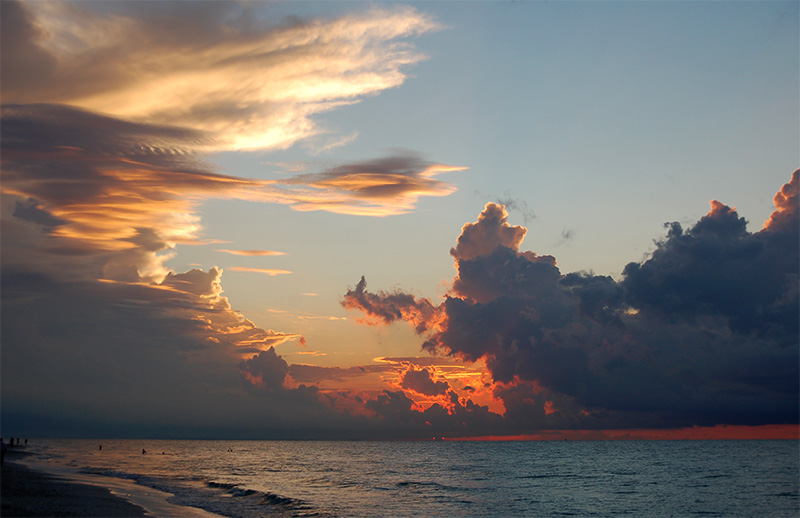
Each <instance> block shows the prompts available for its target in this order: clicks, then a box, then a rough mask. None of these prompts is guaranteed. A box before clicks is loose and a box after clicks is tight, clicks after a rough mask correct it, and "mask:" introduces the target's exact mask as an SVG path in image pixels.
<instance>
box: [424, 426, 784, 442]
mask: <svg viewBox="0 0 800 518" xmlns="http://www.w3.org/2000/svg"><path fill="white" fill-rule="evenodd" d="M433 439H441V440H445V441H706V440H764V439H770V440H773V439H783V440H800V425H796V424H775V425H759V426H744V425H716V426H692V427H688V428H674V429H644V428H638V429H629V430H543V431H541V432H539V433H535V434H520V435H483V436H476V437H434V438H433Z"/></svg>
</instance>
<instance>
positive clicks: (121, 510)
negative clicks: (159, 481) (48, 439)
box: [0, 452, 148, 518]
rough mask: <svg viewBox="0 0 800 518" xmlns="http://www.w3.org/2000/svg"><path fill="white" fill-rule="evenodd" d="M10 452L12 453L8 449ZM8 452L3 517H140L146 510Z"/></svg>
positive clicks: (0, 505)
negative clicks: (41, 469) (39, 468)
mask: <svg viewBox="0 0 800 518" xmlns="http://www.w3.org/2000/svg"><path fill="white" fill-rule="evenodd" d="M9 453H11V452H9ZM12 457H14V455H13V454H11V455H7V456H6V459H5V463H4V464H3V468H2V476H1V477H0V516H2V517H3V518H11V517H16V516H44V517H56V516H83V517H87V518H88V517H102V516H108V517H119V516H127V517H139V516H148V515H147V514H146V513H145V510H144V509H143V508H141V507H139V506H138V505H134V504H132V503H130V502H128V501H127V500H125V499H124V498H120V497H118V496H114V495H113V494H111V491H110V490H109V489H106V488H104V487H99V486H94V485H86V484H78V483H75V482H70V481H66V480H62V479H59V478H56V477H54V476H51V475H48V474H45V473H41V472H38V471H34V470H31V469H28V468H27V467H25V466H22V465H21V464H18V463H15V462H13V460H12Z"/></svg>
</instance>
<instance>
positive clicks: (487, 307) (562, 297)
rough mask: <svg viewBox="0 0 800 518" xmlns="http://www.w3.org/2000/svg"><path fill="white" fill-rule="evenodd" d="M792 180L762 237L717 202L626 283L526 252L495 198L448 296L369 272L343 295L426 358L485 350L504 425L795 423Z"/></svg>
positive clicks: (461, 249) (465, 246)
mask: <svg viewBox="0 0 800 518" xmlns="http://www.w3.org/2000/svg"><path fill="white" fill-rule="evenodd" d="M798 182H799V180H798V172H797V171H795V172H794V173H793V174H792V177H791V181H790V182H789V183H787V184H786V185H784V186H783V188H782V189H781V190H780V191H779V192H778V194H777V195H776V196H775V206H776V210H775V212H774V213H773V214H772V216H771V217H770V219H769V220H768V221H767V222H766V223H765V225H764V228H762V229H761V230H759V231H757V232H749V231H748V230H747V228H746V225H747V222H746V221H745V219H744V218H742V217H740V216H739V215H738V214H737V213H736V211H735V210H734V209H732V208H730V207H728V206H726V205H724V204H722V203H720V202H716V201H714V202H712V204H711V205H712V208H711V210H710V211H709V213H708V214H707V215H706V216H704V217H703V218H701V219H700V221H698V222H697V223H696V224H694V225H693V226H691V227H690V228H688V229H684V228H682V227H681V225H680V224H678V223H669V224H667V225H666V228H667V234H666V236H665V237H664V238H663V239H661V240H660V241H658V242H657V243H656V248H655V250H654V251H653V253H652V254H651V255H650V257H649V258H648V259H647V260H645V261H643V262H641V263H637V262H632V263H629V264H628V265H627V266H626V267H625V269H624V271H623V275H622V278H621V280H620V281H619V282H618V281H616V280H614V279H612V278H611V277H606V276H597V275H593V274H591V273H587V272H577V273H569V274H563V273H562V272H560V271H559V269H558V267H557V266H556V261H555V259H554V258H553V257H551V256H539V255H537V254H535V253H533V252H521V251H520V250H519V246H520V244H521V242H522V239H523V237H524V236H525V232H526V230H525V229H524V228H523V227H518V226H512V225H510V224H509V223H508V222H507V221H506V217H507V214H506V212H505V210H504V208H503V207H502V206H500V205H496V204H493V203H489V204H487V205H486V209H485V210H484V211H483V212H482V213H481V215H480V217H479V219H478V221H477V222H476V223H470V224H467V225H465V226H464V228H463V230H462V233H461V236H459V239H458V244H457V246H456V247H455V248H453V249H452V250H451V252H450V253H451V255H452V256H453V257H454V258H455V261H456V267H457V270H458V274H457V275H456V277H455V279H454V282H453V289H452V292H451V293H450V294H449V296H447V297H446V299H445V301H444V302H443V303H442V304H441V305H439V306H435V305H433V304H432V303H431V302H430V301H429V300H426V299H415V298H414V297H413V296H411V295H408V294H405V293H401V292H394V293H370V292H368V291H367V290H366V282H365V281H364V279H362V281H361V283H359V284H358V286H357V287H356V288H355V289H354V290H350V291H349V292H348V293H347V295H346V296H345V300H344V305H345V306H346V307H351V308H358V309H360V310H361V311H363V312H364V313H365V314H366V315H367V317H368V318H372V319H373V320H375V321H377V322H383V323H387V324H388V323H391V322H394V321H396V320H407V321H409V323H411V324H412V325H413V326H414V327H415V329H416V330H417V332H418V333H419V334H421V335H424V337H425V341H424V344H423V346H422V347H423V348H424V349H425V350H427V351H429V352H431V353H444V354H448V355H452V356H456V357H459V358H462V359H465V360H469V361H472V360H477V359H480V358H484V359H485V360H486V362H487V365H488V367H489V369H490V371H491V374H492V377H493V379H494V381H495V382H496V384H495V387H494V393H495V396H496V397H499V398H500V399H502V401H503V402H504V404H505V406H506V409H507V412H506V415H505V416H504V419H503V421H504V422H503V426H504V429H505V431H506V432H507V433H523V432H525V431H529V430H532V429H553V428H567V429H569V428H574V429H579V428H589V429H592V428H626V427H682V426H693V425H716V424H740V425H759V424H768V423H771V424H776V423H792V424H794V423H797V422H798V408H799V407H798V387H799V386H800V385H799V384H800V378H799V377H798V360H799V359H800V354H799V349H798V329H799V328H800V323H799V322H798V315H799V314H800V307H798V248H799V245H798V235H799V230H800V229H799V228H798ZM423 313H424V314H426V315H431V314H436V317H435V318H419V315H422V314H423ZM387 397H388V396H387ZM394 397H397V396H394ZM386 403H387V405H388V404H389V401H386Z"/></svg>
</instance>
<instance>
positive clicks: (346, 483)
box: [28, 440, 800, 518]
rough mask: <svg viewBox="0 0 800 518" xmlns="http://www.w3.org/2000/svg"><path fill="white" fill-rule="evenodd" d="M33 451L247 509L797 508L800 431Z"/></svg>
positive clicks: (310, 513)
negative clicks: (722, 436) (689, 437)
mask: <svg viewBox="0 0 800 518" xmlns="http://www.w3.org/2000/svg"><path fill="white" fill-rule="evenodd" d="M101 445H102V449H100V446H101ZM28 450H29V451H32V452H35V453H36V454H37V455H36V456H34V457H32V458H31V459H30V460H31V463H32V464H34V465H36V464H39V465H45V466H47V467H49V468H50V469H57V470H62V471H63V470H68V471H72V472H78V473H84V474H93V475H105V476H111V477H119V478H123V479H128V480H134V481H136V482H137V483H138V484H139V485H143V486H148V487H151V488H156V489H159V490H161V491H165V492H168V493H171V494H173V495H174V496H173V497H171V498H170V499H169V501H170V502H172V503H174V504H178V505H186V506H193V507H199V508H202V509H205V510H206V511H209V512H212V513H215V514H218V515H222V516H229V517H240V518H251V517H272V516H275V517H342V518H367V517H392V518H403V517H427V518H439V517H516V516H519V517H523V516H527V517H551V516H581V517H592V516H599V517H601V516H615V517H616V516H623V515H627V516H635V517H667V516H675V517H689V516H704V517H707V516H724V517H749V516H752V517H797V516H798V515H799V514H800V500H799V498H800V496H799V495H798V492H799V491H800V443H799V442H798V441H769V440H764V441H759V440H752V441H607V442H600V441H598V442H594V441H569V442H567V441H561V442H559V441H555V442H491V441H485V442H483V441H464V442H456V441H452V442H451V441H437V442H325V441H182V440H165V441H155V440H107V441H97V440H35V441H31V445H30V446H29V448H28ZM142 450H145V451H146V453H144V454H143V453H142Z"/></svg>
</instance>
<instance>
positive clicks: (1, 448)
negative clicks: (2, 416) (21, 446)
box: [0, 437, 8, 466]
mask: <svg viewBox="0 0 800 518" xmlns="http://www.w3.org/2000/svg"><path fill="white" fill-rule="evenodd" d="M7 449H8V446H6V443H5V441H3V438H2V437H0V466H2V465H3V462H4V461H5V460H6V450H7Z"/></svg>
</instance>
